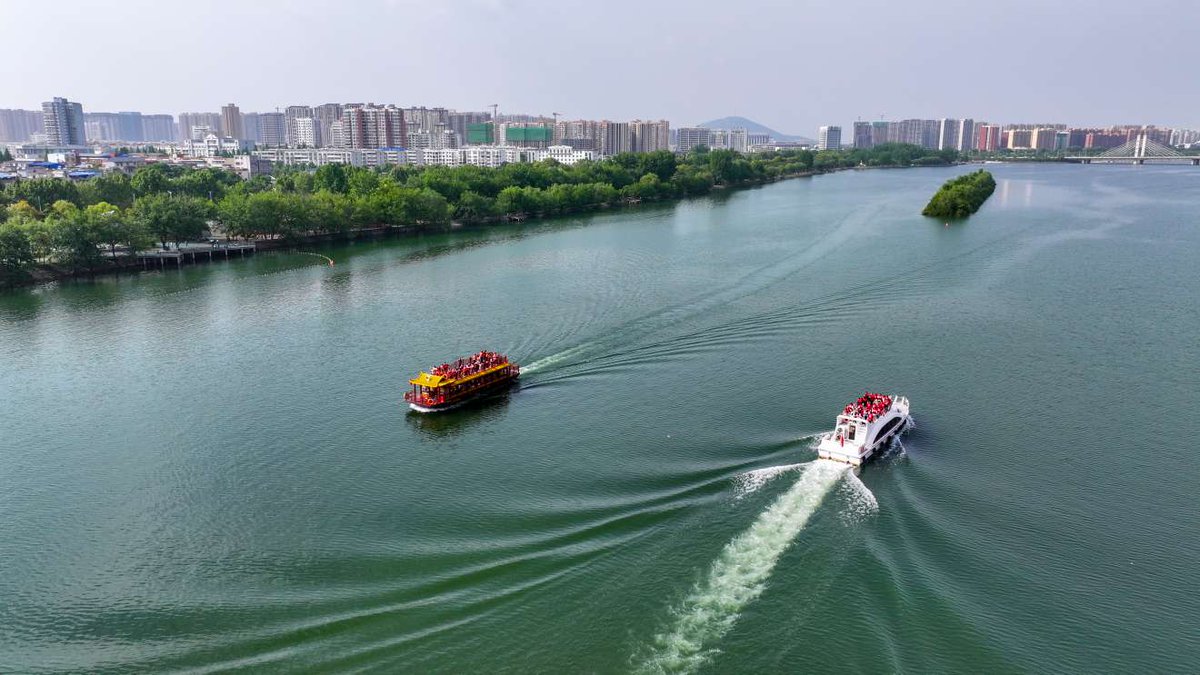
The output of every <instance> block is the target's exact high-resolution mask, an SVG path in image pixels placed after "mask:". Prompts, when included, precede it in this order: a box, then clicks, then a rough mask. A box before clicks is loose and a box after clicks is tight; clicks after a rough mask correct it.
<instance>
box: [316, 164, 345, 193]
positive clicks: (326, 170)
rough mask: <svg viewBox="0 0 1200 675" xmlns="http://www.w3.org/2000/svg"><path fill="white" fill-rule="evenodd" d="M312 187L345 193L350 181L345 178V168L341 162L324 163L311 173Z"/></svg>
mask: <svg viewBox="0 0 1200 675" xmlns="http://www.w3.org/2000/svg"><path fill="white" fill-rule="evenodd" d="M313 188H315V189H316V190H327V191H329V192H333V193H336V194H346V192H347V191H348V190H349V189H350V182H349V181H348V180H347V178H346V168H345V167H344V166H342V165H341V164H326V165H325V166H322V167H319V168H318V169H317V170H316V172H315V173H314V174H313Z"/></svg>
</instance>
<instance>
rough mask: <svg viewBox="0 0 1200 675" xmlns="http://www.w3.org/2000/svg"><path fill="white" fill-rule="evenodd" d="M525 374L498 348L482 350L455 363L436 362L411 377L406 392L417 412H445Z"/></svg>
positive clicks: (406, 397) (407, 398) (409, 403)
mask: <svg viewBox="0 0 1200 675" xmlns="http://www.w3.org/2000/svg"><path fill="white" fill-rule="evenodd" d="M520 375H521V367H520V366H518V365H517V364H515V363H513V362H512V361H509V360H508V357H507V356H505V355H503V354H498V353H496V352H489V351H486V350H485V351H481V352H476V353H475V354H472V355H471V356H467V357H464V358H461V359H459V360H457V361H455V362H453V363H443V364H441V365H440V366H434V367H433V368H430V369H429V372H424V371H422V372H421V373H420V374H419V375H417V376H416V377H414V378H413V379H411V380H409V381H408V383H409V384H411V385H412V391H409V392H407V393H405V394H404V400H405V401H407V402H408V407H410V408H412V409H413V410H415V411H417V412H422V413H429V412H441V411H443V410H450V409H451V408H457V407H458V406H460V405H462V404H464V403H467V402H469V401H471V400H474V399H476V398H479V397H480V396H482V395H484V394H487V393H489V392H493V391H496V390H498V389H501V388H503V387H506V386H508V385H510V384H512V383H513V382H515V381H516V379H517V377H519V376H520Z"/></svg>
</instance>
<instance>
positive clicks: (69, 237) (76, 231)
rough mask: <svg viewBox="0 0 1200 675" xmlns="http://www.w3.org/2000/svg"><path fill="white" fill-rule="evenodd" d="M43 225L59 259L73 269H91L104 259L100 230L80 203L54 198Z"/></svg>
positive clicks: (93, 269)
mask: <svg viewBox="0 0 1200 675" xmlns="http://www.w3.org/2000/svg"><path fill="white" fill-rule="evenodd" d="M46 225H47V227H48V228H49V234H50V241H51V244H52V246H53V247H54V253H55V257H56V258H57V259H58V261H59V262H61V263H63V264H66V265H69V266H70V267H71V269H73V270H79V269H80V268H84V269H87V270H88V271H89V272H93V271H95V269H96V267H97V265H99V264H100V263H101V262H102V261H103V255H102V254H101V252H100V245H101V244H102V243H103V240H102V239H101V236H100V232H99V230H98V228H96V227H95V226H94V224H93V223H92V222H91V221H89V220H88V219H87V218H85V217H84V214H83V212H82V211H80V210H79V207H77V206H75V205H74V204H72V203H70V202H68V201H66V200H59V201H57V202H55V203H54V206H52V207H51V209H50V213H49V214H48V215H47V216H46Z"/></svg>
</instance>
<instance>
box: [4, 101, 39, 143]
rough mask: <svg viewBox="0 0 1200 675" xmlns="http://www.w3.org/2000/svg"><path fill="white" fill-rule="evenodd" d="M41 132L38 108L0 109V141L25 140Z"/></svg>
mask: <svg viewBox="0 0 1200 675" xmlns="http://www.w3.org/2000/svg"><path fill="white" fill-rule="evenodd" d="M41 132H42V112H41V111H40V110H19V109H17V110H10V109H5V110H0V141H17V142H25V141H28V140H29V139H31V138H33V135H34V134H39V133H41Z"/></svg>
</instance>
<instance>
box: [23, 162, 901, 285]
mask: <svg viewBox="0 0 1200 675" xmlns="http://www.w3.org/2000/svg"><path fill="white" fill-rule="evenodd" d="M848 168H852V167H834V168H829V169H822V170H811V171H800V172H795V173H790V174H787V175H779V176H771V177H763V178H754V179H749V180H744V181H741V182H738V183H737V184H734V185H714V186H712V189H714V190H741V189H749V188H753V187H759V186H762V185H769V184H771V183H777V182H779V181H784V180H791V179H795V178H811V177H813V176H818V175H822V174H827V173H834V172H837V171H845V170H847V169H848ZM853 168H861V167H853ZM870 168H910V167H870ZM708 194H711V193H705V194H704V195H693V196H683V197H667V198H662V199H639V200H637V201H618V202H614V203H603V204H597V205H593V206H590V207H579V208H572V209H566V210H560V211H557V212H553V213H549V212H538V213H526V214H519V215H517V214H512V215H509V214H506V215H490V216H487V217H478V218H472V219H463V220H457V221H451V222H449V223H447V224H444V225H437V226H417V225H373V226H369V227H361V228H354V229H349V230H343V231H338V232H319V233H311V234H304V235H293V236H287V237H276V238H266V237H253V238H225V239H220V240H219V241H222V242H225V241H227V242H237V243H243V242H248V243H253V244H254V245H255V248H256V249H257V250H258V251H286V250H290V249H297V248H301V247H305V246H313V245H334V244H339V243H345V242H351V241H372V240H378V239H385V238H394V237H414V236H419V235H422V234H432V233H439V232H449V231H452V230H461V231H471V230H478V229H484V228H487V227H491V226H494V225H497V224H501V223H505V222H520V223H528V224H534V223H539V222H543V221H545V220H548V219H550V218H557V217H562V216H565V215H583V214H587V213H597V212H600V211H605V210H609V209H628V208H636V207H638V206H641V205H642V204H663V203H671V202H681V201H684V200H688V199H695V198H697V197H702V196H706V195H708ZM171 250H183V251H185V252H186V251H187V250H188V249H187V246H186V245H184V247H183V248H182V249H180V248H175V249H171ZM140 253H141V252H139V253H135V254H129V253H125V254H123V255H118V256H117V257H116V258H111V257H110V258H104V260H103V264H101V265H98V266H96V267H93V268H90V269H71V268H69V267H66V266H64V265H60V264H55V263H44V262H43V263H38V264H36V265H35V266H34V267H33V268H32V269H30V270H29V273H28V277H27V278H26V279H23V280H17V281H16V282H15V283H10V284H9V286H8V288H20V287H27V286H36V285H39V284H47V283H53V282H58V281H66V280H71V279H91V278H96V277H102V276H111V275H116V274H124V273H129V274H140V273H142V272H154V271H161V270H162V269H170V266H166V267H165V268H164V267H147V266H146V265H145V264H144V263H143V262H142V261H140V260H139V257H138V256H139V254H140ZM224 260H226V259H223V258H212V257H208V258H200V257H197V256H192V257H191V258H190V259H188V258H187V257H186V256H184V257H183V258H181V259H180V260H179V261H178V262H177V263H176V264H175V265H174V266H175V267H177V268H178V267H182V266H185V265H187V266H190V265H196V264H208V263H219V262H223V261H224ZM3 288H4V287H3V286H0V289H3Z"/></svg>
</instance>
